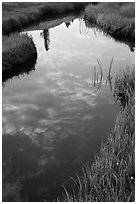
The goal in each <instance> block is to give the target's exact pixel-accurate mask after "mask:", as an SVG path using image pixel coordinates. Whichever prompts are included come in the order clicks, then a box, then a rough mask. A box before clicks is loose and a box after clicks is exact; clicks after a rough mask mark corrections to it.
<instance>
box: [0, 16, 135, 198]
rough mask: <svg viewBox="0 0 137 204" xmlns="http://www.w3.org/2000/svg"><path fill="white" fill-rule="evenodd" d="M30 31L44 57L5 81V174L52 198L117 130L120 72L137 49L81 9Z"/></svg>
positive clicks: (28, 192) (30, 192) (31, 192)
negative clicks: (99, 27)
mask: <svg viewBox="0 0 137 204" xmlns="http://www.w3.org/2000/svg"><path fill="white" fill-rule="evenodd" d="M25 32H27V33H28V35H30V36H32V38H33V41H34V43H35V45H36V48H37V51H38V59H37V62H36V64H35V65H34V69H33V71H32V72H30V73H29V74H26V75H23V76H22V75H20V77H19V78H18V77H15V78H13V79H12V80H11V79H10V80H8V81H7V82H6V83H5V85H4V86H3V107H2V110H3V118H2V122H3V124H2V126H3V139H2V143H3V144H2V145H3V168H5V169H7V171H6V172H8V173H7V176H5V179H4V182H7V183H12V184H15V185H16V183H17V181H18V183H19V184H20V192H21V196H22V197H27V199H28V201H42V200H44V199H45V200H47V201H52V200H53V199H56V198H57V196H60V195H61V192H62V191H63V188H62V185H66V184H67V183H68V182H69V180H70V177H73V176H74V174H75V173H80V170H81V166H82V164H84V163H90V164H91V163H92V162H93V161H94V157H95V155H96V154H97V153H99V149H100V146H101V143H102V142H105V141H106V140H107V137H108V135H109V134H110V132H111V131H112V129H113V127H114V122H115V119H116V116H117V114H118V111H119V105H118V103H116V102H115V99H114V97H113V93H112V92H113V82H114V78H115V75H116V74H118V73H119V72H120V70H123V69H125V68H126V67H127V66H131V65H134V53H133V52H131V51H130V49H129V47H128V46H127V45H125V44H123V43H120V42H116V41H115V40H114V39H111V38H109V37H106V36H104V35H103V33H101V32H99V31H96V30H95V29H87V28H86V27H85V26H84V22H83V21H81V20H79V19H78V18H76V19H75V17H74V16H69V17H66V18H62V19H59V20H53V21H49V22H43V23H40V24H39V25H37V26H35V27H32V28H30V29H28V30H27V31H25ZM112 58H113V63H112V69H111V81H109V80H107V83H106V79H107V76H108V72H109V67H110V62H111V60H112ZM98 63H99V64H101V69H100V67H99V64H98ZM15 190H16V188H15Z"/></svg>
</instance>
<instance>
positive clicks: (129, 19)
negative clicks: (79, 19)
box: [83, 2, 135, 42]
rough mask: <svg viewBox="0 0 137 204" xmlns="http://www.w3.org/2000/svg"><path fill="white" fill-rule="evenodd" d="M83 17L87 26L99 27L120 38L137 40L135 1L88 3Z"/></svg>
mask: <svg viewBox="0 0 137 204" xmlns="http://www.w3.org/2000/svg"><path fill="white" fill-rule="evenodd" d="M83 18H84V20H85V22H86V26H87V27H95V26H96V27H97V28H98V29H101V30H102V31H103V32H104V33H106V34H109V35H110V36H112V37H114V38H115V39H118V40H123V41H124V40H130V41H132V42H134V41H135V3H134V2H131V3H129V2H128V3H117V2H111V3H105V2H103V3H99V4H97V5H96V6H94V5H88V6H87V7H86V8H85V11H84V14H83Z"/></svg>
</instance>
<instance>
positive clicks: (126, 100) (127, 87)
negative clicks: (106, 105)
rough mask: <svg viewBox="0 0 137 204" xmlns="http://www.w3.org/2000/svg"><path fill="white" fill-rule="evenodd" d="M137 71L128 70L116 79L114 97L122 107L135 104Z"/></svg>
mask: <svg viewBox="0 0 137 204" xmlns="http://www.w3.org/2000/svg"><path fill="white" fill-rule="evenodd" d="M134 92H135V71H134V69H131V68H127V69H126V70H124V71H121V73H120V74H119V75H118V76H117V77H116V80H115V89H114V95H115V97H116V99H117V100H118V101H120V104H121V106H122V107H125V106H127V105H130V104H133V103H134V95H135V93H134Z"/></svg>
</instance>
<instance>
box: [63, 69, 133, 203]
mask: <svg viewBox="0 0 137 204" xmlns="http://www.w3.org/2000/svg"><path fill="white" fill-rule="evenodd" d="M134 91H135V74H134V70H129V69H127V70H126V71H125V72H124V73H121V74H120V75H119V76H118V77H117V78H116V81H115V96H116V99H117V100H118V101H119V102H120V105H121V111H120V113H119V115H118V117H117V120H116V123H115V127H114V131H113V132H112V134H111V135H110V136H109V137H108V141H107V143H106V144H104V145H102V147H101V151H100V156H97V157H96V159H95V162H94V164H93V165H92V166H84V167H83V176H78V177H77V179H75V183H76V186H77V193H76V192H75V193H70V192H69V193H68V192H67V190H65V195H64V200H63V201H67V202H68V201H69V202H76V201H77V202H93V201H94V202H129V201H132V202H134V201H135V104H134V102H135V101H134V99H135V98H134V96H135V93H134Z"/></svg>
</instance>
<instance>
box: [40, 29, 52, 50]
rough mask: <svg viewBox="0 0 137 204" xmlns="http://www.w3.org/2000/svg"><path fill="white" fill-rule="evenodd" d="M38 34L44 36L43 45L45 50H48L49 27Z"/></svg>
mask: <svg viewBox="0 0 137 204" xmlns="http://www.w3.org/2000/svg"><path fill="white" fill-rule="evenodd" d="M40 35H41V36H42V37H43V38H44V47H45V49H46V51H48V50H49V44H50V35H49V29H44V30H43V32H42V33H40Z"/></svg>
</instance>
